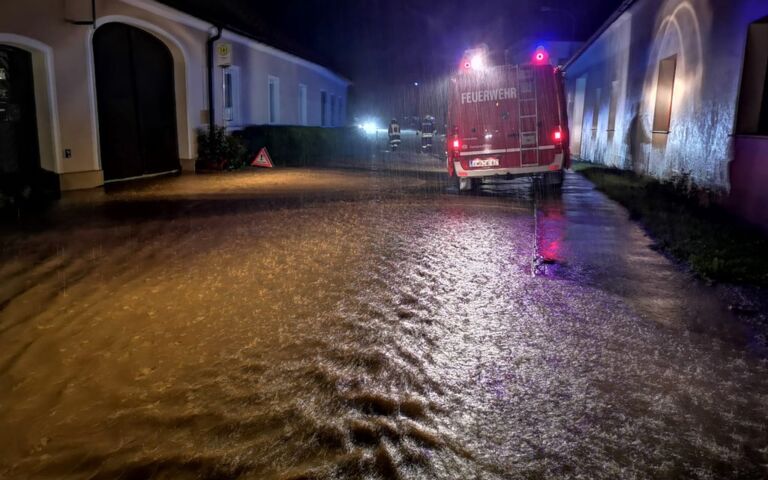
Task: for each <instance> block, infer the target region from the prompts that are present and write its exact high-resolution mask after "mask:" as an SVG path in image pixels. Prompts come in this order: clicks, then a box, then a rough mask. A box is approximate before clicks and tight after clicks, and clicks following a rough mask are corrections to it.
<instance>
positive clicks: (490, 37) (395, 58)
mask: <svg viewBox="0 0 768 480" xmlns="http://www.w3.org/2000/svg"><path fill="white" fill-rule="evenodd" d="M162 1H163V2H164V3H167V4H169V5H172V6H176V7H177V8H180V9H182V10H186V11H188V12H190V13H192V14H195V15H197V16H200V17H202V18H205V19H208V20H211V21H218V22H221V23H223V24H225V25H228V26H231V27H235V28H238V29H240V30H243V31H247V32H248V33H250V34H251V35H253V36H255V37H256V38H258V39H260V40H262V41H264V42H266V43H269V44H272V45H274V46H276V47H279V48H282V49H284V50H288V51H291V52H293V53H296V54H299V55H301V56H303V57H305V58H309V59H311V60H314V61H316V62H318V63H321V64H323V65H326V66H329V67H330V68H332V69H333V70H335V71H337V72H339V73H341V74H342V75H344V76H346V77H348V78H350V79H351V80H352V81H353V82H354V83H355V86H354V88H353V95H354V98H356V99H357V101H358V102H361V101H362V102H365V99H366V97H370V96H371V95H375V94H376V93H377V92H378V93H381V92H382V91H385V90H388V89H390V88H392V87H394V86H397V85H405V84H409V83H412V82H414V81H420V82H426V81H428V80H429V79H430V78H434V77H437V76H439V75H443V74H445V73H446V72H447V71H449V70H450V69H452V68H453V66H454V65H455V64H456V62H457V61H458V59H459V58H460V56H461V54H462V52H463V51H464V50H465V49H467V48H470V47H473V46H476V45H477V44H479V43H486V44H488V46H489V47H490V48H491V49H499V50H503V49H504V48H505V47H508V46H509V45H511V44H513V43H515V42H516V41H519V40H521V39H524V38H532V39H538V40H542V41H543V40H569V39H570V37H571V36H572V33H571V32H572V31H575V34H576V38H577V39H579V40H586V39H587V38H589V36H590V35H591V34H592V33H593V32H594V31H595V30H596V29H597V28H598V27H599V26H600V25H601V24H602V23H603V21H604V20H605V19H606V18H607V17H608V16H609V15H610V14H611V13H612V12H613V11H614V10H615V8H616V7H617V6H618V5H619V4H620V3H621V0H571V1H568V0H507V1H503V0H495V1H493V0H488V1H477V0H476V1H469V0H440V1H435V0H433V1H426V0H366V1H360V0H326V1H323V0H301V1H299V0H281V1H270V2H263V1H262V2H256V1H252V0H217V1H216V2H213V1H210V0H162ZM542 6H549V7H553V8H555V9H561V10H565V12H564V11H561V10H555V11H550V12H541V8H542Z"/></svg>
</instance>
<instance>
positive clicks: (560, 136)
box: [552, 128, 563, 142]
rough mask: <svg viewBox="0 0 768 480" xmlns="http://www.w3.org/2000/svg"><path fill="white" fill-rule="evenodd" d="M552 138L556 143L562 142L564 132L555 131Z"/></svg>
mask: <svg viewBox="0 0 768 480" xmlns="http://www.w3.org/2000/svg"><path fill="white" fill-rule="evenodd" d="M552 138H554V139H555V141H556V142H560V141H562V140H563V132H561V131H560V129H559V128H558V129H557V130H555V133H554V134H553V135H552Z"/></svg>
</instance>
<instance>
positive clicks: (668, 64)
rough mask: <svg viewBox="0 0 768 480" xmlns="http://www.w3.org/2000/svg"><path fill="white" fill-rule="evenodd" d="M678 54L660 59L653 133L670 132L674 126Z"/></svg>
mask: <svg viewBox="0 0 768 480" xmlns="http://www.w3.org/2000/svg"><path fill="white" fill-rule="evenodd" d="M676 78H677V54H674V55H670V56H668V57H666V58H662V59H661V60H659V72H658V75H657V76H656V98H655V99H654V107H653V124H652V129H651V131H652V133H657V134H668V133H670V131H671V130H670V127H671V126H672V105H673V103H674V100H675V79H676Z"/></svg>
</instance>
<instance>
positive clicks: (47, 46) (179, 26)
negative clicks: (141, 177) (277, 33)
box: [0, 0, 348, 189]
mask: <svg viewBox="0 0 768 480" xmlns="http://www.w3.org/2000/svg"><path fill="white" fill-rule="evenodd" d="M65 1H66V2H70V6H71V5H72V4H73V2H74V3H75V4H77V2H78V1H80V2H81V3H84V4H85V5H89V2H85V0H24V1H18V2H16V1H14V2H3V3H2V6H0V13H1V14H0V43H7V44H11V45H14V46H18V47H20V48H24V49H26V50H29V51H31V52H32V53H33V61H34V62H35V82H36V87H37V82H38V80H39V79H40V77H44V78H45V79H50V80H51V83H52V86H51V88H50V95H45V96H42V95H37V101H38V103H40V105H38V116H40V114H41V113H42V114H45V117H43V118H42V120H41V121H39V126H41V127H43V128H41V132H40V135H41V137H45V138H42V139H41V153H42V155H41V157H42V158H41V164H42V166H43V167H44V168H46V169H49V170H52V171H54V172H57V173H60V174H63V175H64V176H63V177H62V186H63V188H64V189H67V188H78V187H89V186H96V185H99V184H101V183H102V181H103V177H102V176H101V162H100V158H99V156H100V153H99V144H98V115H97V108H96V95H95V82H94V75H93V54H92V42H91V40H92V36H93V32H94V29H93V27H91V26H87V25H73V24H71V23H68V22H66V21H65ZM67 11H69V10H67ZM84 11H86V12H87V11H88V9H87V8H86V9H85V10H84ZM96 11H97V21H96V26H97V27H98V26H100V25H103V24H105V23H109V22H121V23H126V24H129V25H132V26H134V27H137V28H141V29H143V30H145V31H147V32H149V33H151V34H153V35H154V36H156V37H157V38H159V39H160V40H161V41H162V42H163V43H164V44H165V45H166V46H167V47H168V49H169V50H170V51H171V54H172V56H173V60H174V77H175V78H174V80H175V86H176V106H177V110H178V113H177V128H178V143H179V156H180V157H181V159H182V163H184V162H183V161H184V159H193V158H194V157H195V155H196V151H195V150H196V147H195V129H196V128H197V127H199V126H201V125H203V124H204V123H205V122H206V119H207V98H206V97H207V84H206V81H207V80H206V52H205V41H206V38H207V36H208V29H209V28H210V25H208V24H207V23H205V22H203V21H201V20H199V19H196V18H193V17H190V16H188V15H185V14H181V13H180V12H177V11H175V10H173V9H170V8H168V7H165V6H163V5H161V4H157V3H155V2H151V1H148V0H97V2H96ZM222 41H227V42H229V43H232V44H233V45H234V61H235V64H236V65H239V66H240V67H241V92H240V102H241V105H240V111H241V114H242V122H241V123H243V124H251V123H266V122H267V109H266V105H267V76H268V75H274V76H277V77H279V78H280V82H281V87H280V89H281V112H282V115H281V122H280V123H298V103H297V102H298V100H297V96H298V84H299V83H304V84H306V85H307V89H308V112H307V113H308V120H309V124H311V125H313V124H314V125H319V124H320V110H319V109H320V106H319V102H320V100H319V99H320V90H321V89H324V90H327V91H329V92H333V93H334V94H335V95H337V96H339V95H340V96H342V97H343V98H344V105H345V106H346V90H347V86H348V82H347V81H346V80H344V79H342V78H340V77H338V76H337V75H335V74H333V73H332V72H330V71H328V70H326V69H324V68H323V67H321V66H318V65H315V64H311V63H310V62H306V61H304V60H302V59H300V58H298V57H295V56H292V55H288V54H286V53H284V52H280V51H277V50H274V49H271V48H270V47H267V46H264V45H262V44H258V43H256V42H252V41H251V40H249V39H247V38H245V37H242V36H239V35H235V34H232V33H229V32H225V36H224V38H223V39H222ZM46 62H48V64H47V63H46ZM221 81H222V73H221V69H218V68H217V69H216V73H215V82H216V83H215V88H214V96H215V100H216V107H217V108H216V120H217V123H219V124H222V123H223V112H222V89H221V88H220V86H221ZM41 88H42V89H43V91H45V85H44V83H43V84H41ZM36 89H37V88H36ZM48 97H50V98H48ZM46 102H47V103H46ZM43 103H46V105H44V106H43ZM65 149H66V150H69V151H70V152H71V157H70V158H64V154H63V152H64V150H65Z"/></svg>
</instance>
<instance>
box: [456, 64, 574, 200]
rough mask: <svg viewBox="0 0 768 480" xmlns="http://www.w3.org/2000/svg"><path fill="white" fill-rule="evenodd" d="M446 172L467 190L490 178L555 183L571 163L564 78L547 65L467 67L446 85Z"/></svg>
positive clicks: (556, 70) (468, 65)
mask: <svg viewBox="0 0 768 480" xmlns="http://www.w3.org/2000/svg"><path fill="white" fill-rule="evenodd" d="M449 88H450V90H451V91H450V93H449V102H450V103H449V108H448V128H449V130H448V133H449V134H448V135H446V143H447V145H446V147H447V148H446V151H447V152H448V165H447V166H448V173H449V174H450V175H452V176H453V175H455V176H456V177H458V180H459V188H460V190H468V189H470V188H472V187H473V186H475V185H477V184H478V183H479V182H480V181H481V179H482V178H484V177H492V176H505V177H517V176H541V177H543V178H544V179H545V180H546V181H547V183H551V184H560V183H562V178H563V169H565V168H567V167H569V166H570V155H569V151H568V130H567V128H568V122H567V118H566V109H565V101H564V89H563V78H562V74H561V72H560V70H559V69H556V68H554V67H552V66H551V65H549V64H540V65H539V64H531V65H503V66H497V67H487V68H478V69H475V68H471V66H470V63H469V62H467V64H466V68H464V69H463V70H462V72H461V73H460V74H459V75H457V76H456V77H455V78H453V79H452V81H451V83H450V87H449Z"/></svg>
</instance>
